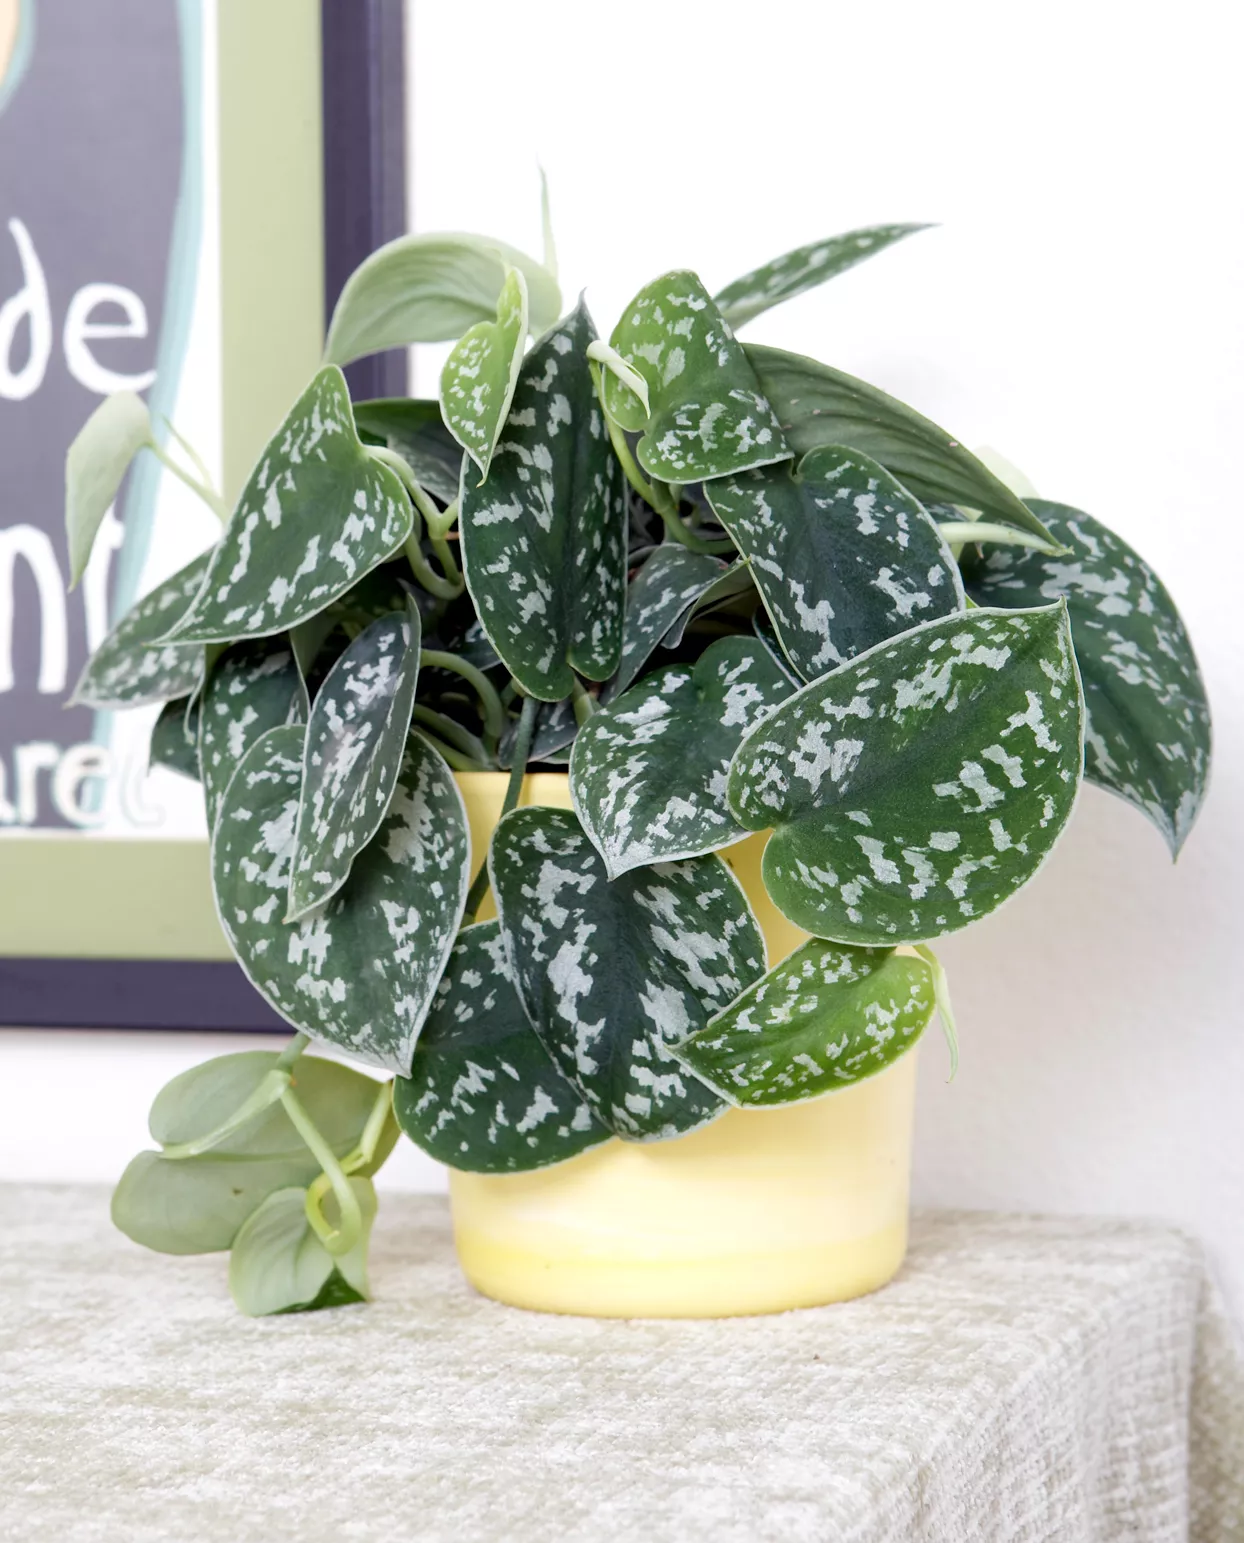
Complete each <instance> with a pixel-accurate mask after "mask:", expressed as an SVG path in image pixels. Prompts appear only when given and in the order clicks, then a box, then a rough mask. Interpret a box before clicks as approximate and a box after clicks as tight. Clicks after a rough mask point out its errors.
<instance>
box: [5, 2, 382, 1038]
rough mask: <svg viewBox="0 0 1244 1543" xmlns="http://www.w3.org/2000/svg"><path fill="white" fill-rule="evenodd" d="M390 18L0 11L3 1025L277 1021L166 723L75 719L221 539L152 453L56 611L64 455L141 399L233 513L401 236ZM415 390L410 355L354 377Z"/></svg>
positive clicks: (231, 7)
mask: <svg viewBox="0 0 1244 1543" xmlns="http://www.w3.org/2000/svg"><path fill="white" fill-rule="evenodd" d="M402 12H403V6H402V0H323V3H322V5H318V6H317V5H316V4H315V3H314V0H264V3H263V4H262V5H256V4H254V3H253V0H154V3H153V0H91V4H90V5H83V4H81V0H0V466H2V467H3V473H2V476H0V1024H20V1025H22V1026H27V1027H29V1026H39V1025H49V1026H51V1025H56V1026H62V1027H76V1026H99V1027H113V1026H132V1027H146V1026H151V1027H164V1028H179V1027H185V1028H196V1029H215V1028H264V1029H272V1028H275V1027H278V1026H279V1020H278V1019H277V1018H276V1016H275V1015H274V1014H273V1013H272V1012H271V1011H270V1010H269V1009H268V1008H267V1006H266V1005H265V1004H264V1003H263V1002H262V1000H261V999H260V998H259V996H258V995H257V993H255V992H254V990H253V989H252V988H251V986H250V985H249V984H248V983H247V981H246V980H245V978H244V977H243V976H242V974H241V971H240V970H239V969H238V967H237V966H236V965H235V964H234V963H233V962H232V960H231V957H230V955H229V951H228V948H227V945H226V943H225V940H224V937H223V935H222V934H221V932H220V929H219V926H218V923H217V921H216V918H215V914H214V909H213V905H212V899H211V891H210V884H209V881H208V860H207V842H206V830H205V826H204V820H203V809H202V797H201V793H200V790H199V788H198V786H197V784H193V783H191V782H189V781H187V780H185V779H181V778H178V777H177V776H176V775H175V774H173V773H171V772H168V771H165V770H163V769H157V770H155V771H154V772H153V773H152V774H151V775H150V776H148V774H147V739H148V736H149V733H150V728H151V724H152V722H153V720H154V717H155V713H156V709H154V708H153V709H150V710H146V711H139V712H135V713H127V714H123V715H120V714H118V715H114V714H111V713H104V712H93V711H91V710H90V709H87V708H82V707H67V706H66V705H65V704H66V701H67V698H68V697H69V695H70V693H71V691H72V688H73V685H74V682H75V680H76V677H77V675H78V673H79V672H80V670H81V668H82V666H83V664H84V663H85V660H86V658H87V655H88V653H89V652H90V650H91V649H92V648H93V647H94V646H95V645H96V644H97V643H98V642H99V640H100V639H101V638H102V637H103V636H104V635H105V633H106V632H107V631H108V629H109V628H110V626H111V625H112V624H113V623H114V622H115V620H116V619H117V618H118V617H119V616H120V615H121V614H123V612H124V611H125V610H127V609H128V608H129V606H130V605H131V604H132V603H133V601H134V600H135V599H136V598H137V597H138V596H139V595H141V594H143V593H144V592H145V591H146V590H148V589H150V588H151V587H152V586H153V585H154V584H156V583H159V582H160V581H161V580H163V579H164V578H165V577H167V576H168V575H170V574H171V573H173V572H174V571H176V570H177V569H178V568H180V567H181V566H183V565H184V564H185V563H186V562H187V561H188V560H189V559H190V558H191V557H192V556H194V555H195V554H196V553H197V552H198V551H201V550H203V548H205V547H206V546H207V545H209V544H210V542H211V541H212V540H213V539H214V535H215V532H216V530H217V529H218V527H217V526H216V524H215V519H214V516H213V515H212V514H211V513H210V511H208V510H207V508H206V506H200V505H198V504H197V502H196V500H195V499H194V497H193V495H192V494H190V493H189V492H188V491H187V490H186V489H184V488H183V487H182V486H181V484H180V483H178V482H177V481H176V479H174V478H173V477H171V476H170V475H168V474H167V473H165V472H164V470H163V468H162V467H161V465H160V464H159V463H158V462H157V461H156V459H155V458H154V457H152V456H150V455H144V456H141V457H140V458H139V460H138V462H137V463H136V465H135V467H134V470H133V471H132V472H131V474H130V476H129V477H128V479H127V481H126V484H125V485H124V486H123V488H122V490H121V493H120V495H119V496H118V499H117V502H116V504H115V505H114V508H113V509H112V510H111V511H110V513H109V516H108V518H107V520H106V521H105V524H104V527H103V529H102V531H101V536H100V539H99V540H98V541H97V544H96V549H95V552H94V554H93V556H92V559H91V564H90V566H89V568H88V570H87V573H86V576H85V578H84V580H83V582H82V584H81V585H80V586H79V588H78V589H77V590H75V591H74V592H73V593H71V594H67V593H66V588H65V582H66V578H67V571H66V570H67V553H66V547H65V535H64V528H63V518H64V471H63V466H64V457H65V451H66V449H67V447H68V445H69V443H70V441H71V440H72V439H73V437H74V435H75V434H76V433H77V431H78V429H79V428H80V427H81V426H82V423H83V422H84V421H85V419H86V418H87V416H88V415H89V413H90V412H91V411H92V410H93V408H94V407H95V406H96V405H97V404H98V402H99V401H100V399H101V398H102V397H103V396H105V395H107V394H108V393H109V392H111V391H114V390H119V389H130V390H135V391H139V392H141V393H142V395H143V396H144V397H145V399H146V401H147V403H148V405H149V407H150V409H151V411H152V415H153V419H154V420H155V422H156V424H157V427H158V431H164V426H165V424H166V423H167V424H171V425H172V426H173V427H175V429H176V431H177V433H178V434H180V435H182V436H184V438H185V439H186V440H188V441H189V442H190V443H191V444H192V445H194V446H195V448H196V450H197V451H198V453H199V454H200V456H201V457H202V459H203V461H204V463H205V465H206V467H207V469H208V470H209V471H210V472H211V473H212V475H213V478H214V480H215V481H216V484H217V486H218V487H219V488H221V489H222V490H223V492H224V494H225V496H226V498H227V499H228V500H230V501H231V500H232V498H233V497H234V496H236V494H237V492H238V491H239V490H240V488H241V486H242V484H243V483H244V481H245V479H246V477H247V475H248V473H249V471H250V469H251V467H252V465H253V463H254V461H255V459H256V457H257V456H258V454H259V452H260V450H261V449H262V447H263V445H264V444H265V443H266V441H267V439H268V437H269V436H270V434H271V433H272V431H273V430H274V429H275V428H276V426H277V424H278V423H279V422H280V420H281V418H282V417H283V416H284V414H285V411H286V410H287V408H288V406H289V404H290V403H291V402H292V401H293V400H294V398H295V397H296V396H297V395H298V393H299V391H301V389H302V388H303V386H304V385H305V383H306V381H307V379H308V378H309V377H310V375H311V374H312V373H313V371H314V369H315V368H316V366H317V364H318V362H319V357H320V352H321V347H322V343H323V335H324V324H325V318H326V314H327V312H328V311H329V310H331V306H332V303H333V301H334V300H335V298H336V295H337V293H338V292H339V290H340V286H341V284H342V282H343V281H344V279H345V277H346V276H347V274H348V273H349V272H350V271H351V269H352V268H353V267H354V266H355V265H356V264H357V263H358V262H359V261H360V260H361V259H362V257H364V256H365V255H366V254H367V252H369V251H371V250H372V249H373V248H374V247H375V246H377V245H380V244H381V243H382V242H383V241H385V240H388V239H390V238H391V237H393V236H395V235H398V234H400V233H401V232H402V231H403V230H404V229H405V225H406V217H405V216H406V209H405V153H404V152H405V113H404V90H403V65H404V50H403V16H402ZM351 374H352V379H351V386H352V389H353V390H354V391H355V393H356V394H361V395H381V394H385V395H391V394H400V393H402V392H404V391H405V389H406V384H405V382H406V361H405V357H404V355H395V356H388V355H382V356H377V357H375V358H372V359H367V360H363V361H360V363H359V364H357V365H355V366H352V368H351Z"/></svg>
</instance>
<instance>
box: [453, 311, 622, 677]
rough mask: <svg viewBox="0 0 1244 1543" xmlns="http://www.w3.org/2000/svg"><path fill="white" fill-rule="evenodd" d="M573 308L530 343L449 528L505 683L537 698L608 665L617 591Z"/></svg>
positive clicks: (611, 499) (614, 476)
mask: <svg viewBox="0 0 1244 1543" xmlns="http://www.w3.org/2000/svg"><path fill="white" fill-rule="evenodd" d="M595 335H596V334H595V328H594V327H593V326H592V319H591V317H590V316H589V315H588V313H587V308H586V307H585V306H584V305H583V303H582V301H580V303H579V305H578V306H577V307H576V309H575V310H574V311H572V312H571V313H570V315H569V316H567V317H566V318H564V320H562V321H560V322H559V323H558V324H557V326H556V327H554V328H553V330H552V331H551V332H549V333H546V334H545V336H544V337H542V338H541V339H540V341H539V342H538V343H537V344H536V345H535V347H534V348H533V349H532V350H531V352H530V353H529V354H528V355H527V357H526V359H524V360H523V362H522V369H521V371H520V373H519V377H518V385H517V388H516V389H515V392H514V400H513V405H512V406H511V408H510V413H509V418H508V420H507V421H506V423H505V426H504V428H503V429H502V432H501V437H500V439H499V441H498V442H497V447H496V450H495V451H494V453H493V457H492V467H491V470H490V472H489V474H488V481H487V482H486V483H485V484H483V485H482V486H480V487H475V486H474V485H473V483H474V479H473V478H472V477H470V476H466V477H464V478H463V482H462V502H461V508H460V510H459V516H458V522H459V528H460V530H461V535H462V559H463V567H464V570H465V573H466V581H467V587H468V589H469V590H470V592H471V597H472V599H473V600H474V602H475V607H476V610H477V611H478V613H479V619H480V622H481V624H482V625H483V628H484V631H485V632H486V633H487V635H488V638H489V641H490V642H491V643H492V646H493V647H494V648H495V649H496V651H497V653H498V655H499V656H500V657H501V659H502V660H503V661H504V662H505V665H506V668H507V669H508V670H509V671H510V673H511V674H512V675H513V676H514V678H515V680H517V681H518V682H519V684H520V685H521V686H522V687H523V689H524V690H525V691H526V692H527V693H528V694H529V695H531V696H535V697H538V698H540V699H541V700H542V701H546V702H556V701H560V700H561V699H562V698H563V697H566V696H568V695H569V694H570V691H571V689H572V687H573V685H574V678H575V677H574V672H575V671H576V670H577V671H578V672H579V673H580V674H581V675H584V676H586V677H587V678H588V679H589V680H604V679H606V678H607V677H608V676H610V675H612V674H613V672H614V670H615V669H616V668H617V666H618V659H619V655H620V652H621V648H622V618H623V607H624V603H625V595H626V484H625V481H624V479H623V475H622V469H621V467H620V466H619V464H618V460H617V457H616V456H615V455H614V453H613V450H612V448H611V446H610V444H609V436H608V433H607V431H606V429H605V424H604V419H603V417H602V415H601V410H600V405H599V403H598V402H597V400H596V391H595V387H594V386H593V384H592V377H591V373H590V371H589V367H588V362H587V358H586V350H587V345H588V342H589V341H590V340H591V339H592V338H593V337H594V336H595Z"/></svg>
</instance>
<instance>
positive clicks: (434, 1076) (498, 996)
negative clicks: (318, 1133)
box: [393, 921, 609, 1173]
mask: <svg viewBox="0 0 1244 1543" xmlns="http://www.w3.org/2000/svg"><path fill="white" fill-rule="evenodd" d="M393 1108H394V1111H395V1113H396V1114H397V1119H398V1124H399V1125H400V1126H401V1127H402V1129H403V1130H404V1131H405V1132H406V1134H407V1135H408V1136H409V1137H410V1139H411V1140H412V1141H413V1142H414V1143H415V1145H416V1146H418V1147H422V1148H423V1150H424V1151H425V1152H427V1153H429V1154H430V1155H431V1156H432V1157H434V1158H436V1160H437V1161H438V1162H442V1163H446V1164H448V1165H449V1167H451V1168H462V1169H466V1170H467V1171H468V1172H472V1173H518V1172H522V1171H524V1170H526V1169H530V1168H546V1167H548V1166H549V1164H551V1163H560V1162H564V1161H565V1160H566V1159H567V1158H568V1157H574V1156H576V1155H577V1154H578V1153H579V1152H584V1151H586V1150H587V1148H588V1147H594V1146H598V1145H599V1144H600V1143H601V1142H602V1141H607V1140H608V1139H609V1132H608V1131H607V1130H606V1129H605V1128H604V1126H603V1125H598V1124H597V1123H596V1121H595V1120H594V1119H593V1118H592V1114H591V1111H590V1110H589V1108H588V1106H587V1105H586V1104H585V1103H584V1102H583V1100H582V1098H580V1096H579V1094H578V1093H577V1092H576V1091H575V1089H574V1088H573V1087H572V1086H571V1085H570V1083H569V1082H567V1081H566V1079H565V1078H564V1077H563V1076H562V1074H561V1073H560V1072H559V1071H558V1070H557V1068H556V1066H554V1065H553V1062H552V1061H551V1060H550V1058H549V1054H548V1051H547V1050H545V1048H544V1046H543V1045H542V1044H541V1043H540V1041H539V1040H538V1039H537V1038H536V1034H535V1031H534V1030H533V1028H532V1027H531V1024H530V1023H528V1021H527V1015H526V1013H525V1012H524V1011H523V1004H522V1002H521V1001H520V1000H519V996H518V989H517V987H516V985H515V982H514V973H513V971H512V969H511V967H510V962H509V959H508V958H507V956H506V951H505V943H504V941H503V940H502V937H501V928H500V924H499V923H498V922H496V921H487V922H480V923H479V924H478V925H476V926H474V927H467V928H466V929H465V930H464V931H462V932H460V933H459V934H458V941H457V943H455V944H454V951H453V953H452V954H451V955H450V956H449V964H448V965H447V966H446V969H445V974H444V977H443V978H442V980H441V984H440V988H439V990H438V991H437V993H436V1000H435V1001H434V1002H433V1004H432V1011H431V1012H430V1013H429V1014H428V1021H427V1023H426V1024H424V1027H423V1033H422V1034H421V1035H420V1036H419V1043H418V1044H417V1045H416V1046H415V1058H414V1060H413V1061H412V1062H411V1067H410V1077H409V1078H406V1077H399V1078H398V1079H397V1081H396V1082H395V1083H394V1085H393Z"/></svg>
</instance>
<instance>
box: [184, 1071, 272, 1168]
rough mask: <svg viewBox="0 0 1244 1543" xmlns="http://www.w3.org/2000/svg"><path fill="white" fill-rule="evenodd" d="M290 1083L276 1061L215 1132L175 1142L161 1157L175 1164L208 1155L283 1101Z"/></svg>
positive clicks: (211, 1131)
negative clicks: (167, 1158) (243, 1127)
mask: <svg viewBox="0 0 1244 1543" xmlns="http://www.w3.org/2000/svg"><path fill="white" fill-rule="evenodd" d="M289 1083H290V1076H289V1072H288V1071H286V1070H284V1069H283V1068H281V1066H280V1063H279V1062H278V1063H277V1065H276V1066H274V1067H273V1069H272V1070H271V1071H270V1072H268V1073H267V1075H266V1076H265V1077H264V1078H263V1080H262V1081H261V1082H260V1084H259V1086H258V1087H257V1088H256V1089H255V1090H254V1092H253V1093H252V1094H251V1095H250V1097H249V1098H247V1099H244V1100H243V1101H242V1103H241V1104H239V1105H238V1107H237V1108H236V1109H235V1110H234V1111H233V1113H232V1114H231V1115H230V1116H229V1117H228V1119H226V1120H224V1121H222V1122H221V1124H219V1125H218V1126H217V1127H216V1128H215V1130H210V1131H208V1133H207V1134H206V1135H205V1136H196V1137H195V1139H194V1140H193V1141H179V1142H175V1143H174V1144H173V1145H172V1146H167V1147H165V1148H164V1149H163V1151H162V1152H161V1156H163V1157H171V1158H173V1159H174V1160H175V1161H176V1160H178V1159H180V1158H183V1157H198V1156H199V1155H200V1154H201V1153H203V1152H210V1151H211V1150H212V1148H213V1147H218V1146H219V1145H220V1144H221V1142H222V1141H227V1140H228V1138H229V1137H230V1136H232V1135H233V1133H234V1131H236V1130H240V1129H241V1128H242V1126H243V1125H248V1124H249V1123H250V1122H251V1121H252V1120H253V1119H254V1118H255V1116H256V1115H259V1114H262V1113H263V1112H264V1110H265V1109H269V1108H271V1106H272V1105H273V1104H275V1103H276V1102H277V1101H278V1099H281V1100H283V1099H284V1097H285V1094H286V1093H287V1092H288V1090H289Z"/></svg>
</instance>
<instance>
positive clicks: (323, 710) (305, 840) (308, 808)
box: [286, 600, 420, 921]
mask: <svg viewBox="0 0 1244 1543" xmlns="http://www.w3.org/2000/svg"><path fill="white" fill-rule="evenodd" d="M419 642H420V624H419V610H418V607H417V606H416V605H415V603H414V601H413V600H408V601H407V605H406V612H405V614H404V615H400V614H394V615H390V616H382V617H381V618H380V620H379V621H375V622H373V623H372V624H371V626H370V627H368V628H367V630H366V631H365V632H362V633H360V634H359V636H358V637H357V638H355V640H354V642H353V643H351V644H350V646H349V647H348V648H347V649H346V651H345V652H344V653H343V654H342V655H341V657H340V658H339V659H338V660H337V662H336V664H334V665H333V667H332V669H331V670H330V671H329V673H328V675H327V676H326V677H325V680H324V684H323V685H322V686H321V687H320V689H319V692H318V694H317V695H316V698H315V705H314V707H313V708H312V710H311V718H310V722H309V724H308V727H307V745H306V751H305V753H304V761H303V776H302V793H301V797H300V800H299V804H298V822H297V827H296V831H295V836H294V860H293V870H292V872H291V875H290V884H289V910H288V914H287V917H286V920H288V921H292V920H294V919H296V918H298V917H300V916H305V915H306V914H307V912H308V911H313V910H315V908H316V907H317V906H320V905H323V903H324V902H325V901H326V900H327V899H329V897H330V896H332V895H335V894H336V893H337V891H338V890H339V889H340V888H341V886H342V885H343V884H344V883H345V881H346V879H347V878H348V877H349V874H350V867H351V864H352V863H353V862H354V859H355V858H356V857H357V856H358V854H359V853H360V852H361V851H362V850H363V848H364V847H365V846H366V845H367V843H368V842H369V841H370V840H371V838H372V837H373V836H374V835H375V834H376V831H377V830H378V829H379V827H380V822H381V820H383V819H384V816H385V811H386V810H387V809H388V807H389V801H390V799H391V798H392V796H393V789H394V787H395V786H396V785H397V775H398V771H399V770H400V769H401V764H402V755H403V753H404V750H405V746H406V736H407V734H408V732H409V730H410V716H411V711H412V709H413V707H414V705H415V687H416V684H417V682H418V679H419Z"/></svg>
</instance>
